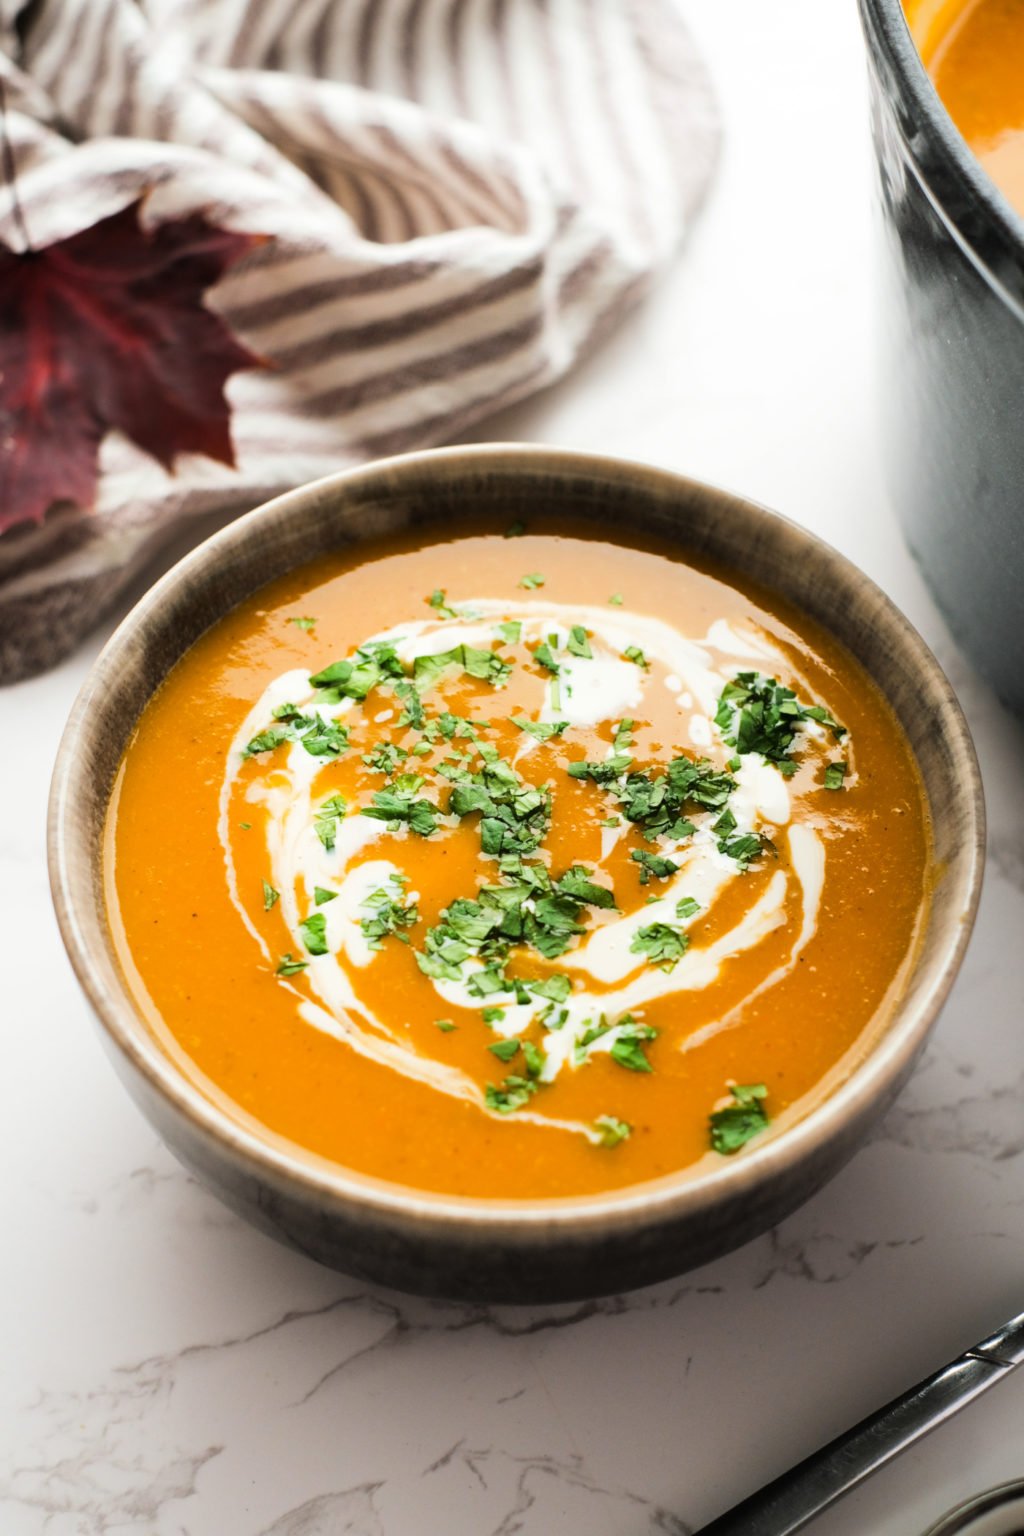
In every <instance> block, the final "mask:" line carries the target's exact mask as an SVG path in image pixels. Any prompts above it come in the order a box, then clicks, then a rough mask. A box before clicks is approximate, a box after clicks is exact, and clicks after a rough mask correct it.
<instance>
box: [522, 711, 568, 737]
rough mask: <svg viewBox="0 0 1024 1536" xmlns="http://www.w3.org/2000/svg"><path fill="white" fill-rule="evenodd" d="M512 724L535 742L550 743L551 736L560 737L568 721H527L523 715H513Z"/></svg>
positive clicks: (566, 727)
mask: <svg viewBox="0 0 1024 1536" xmlns="http://www.w3.org/2000/svg"><path fill="white" fill-rule="evenodd" d="M512 724H513V725H517V726H518V727H519V729H520V730H521V731H525V732H526V734H527V735H528V736H532V737H534V739H535V740H536V741H550V740H551V738H552V736H561V734H562V732H563V731H564V730H567V729H568V726H569V722H568V720H527V719H526V717H525V716H524V715H514V716H513V718H512Z"/></svg>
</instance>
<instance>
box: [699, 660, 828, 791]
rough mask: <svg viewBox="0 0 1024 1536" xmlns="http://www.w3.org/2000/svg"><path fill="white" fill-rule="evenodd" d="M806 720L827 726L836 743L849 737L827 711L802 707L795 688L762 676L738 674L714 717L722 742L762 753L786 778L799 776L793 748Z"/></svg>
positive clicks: (727, 685)
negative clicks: (794, 775)
mask: <svg viewBox="0 0 1024 1536" xmlns="http://www.w3.org/2000/svg"><path fill="white" fill-rule="evenodd" d="M805 720H815V721H817V722H818V724H819V725H824V726H827V727H828V729H829V730H830V731H831V732H832V735H833V736H834V737H835V739H836V741H840V740H842V738H843V737H844V736H845V735H846V730H845V727H844V726H841V725H840V724H839V722H838V721H837V720H835V719H833V717H832V716H831V715H830V714H829V712H828V710H827V709H824V708H823V707H822V706H821V705H820V704H801V703H800V700H799V699H798V698H797V696H796V694H795V693H794V692H793V690H792V688H786V687H783V685H782V684H781V683H779V682H777V681H776V679H775V678H774V677H764V676H763V675H762V674H761V673H760V672H738V673H737V674H736V676H735V677H734V678H733V680H732V682H731V683H727V684H726V685H725V687H724V688H723V689H722V692H721V695H720V696H719V701H718V709H717V712H716V714H715V724H716V725H717V726H718V728H719V730H720V731H721V733H722V740H723V741H725V742H727V743H728V745H729V746H731V747H735V748H736V750H737V752H738V753H740V754H743V753H746V752H759V753H760V754H761V756H762V757H765V758H767V760H768V761H769V762H770V763H774V764H775V766H776V768H778V770H779V772H780V773H781V774H783V776H784V777H786V778H791V777H792V775H793V774H794V773H795V772H796V768H797V765H796V763H795V762H794V760H793V757H792V748H793V745H794V743H795V741H796V738H797V731H798V728H799V726H800V725H801V724H802V723H803V722H804V721H805Z"/></svg>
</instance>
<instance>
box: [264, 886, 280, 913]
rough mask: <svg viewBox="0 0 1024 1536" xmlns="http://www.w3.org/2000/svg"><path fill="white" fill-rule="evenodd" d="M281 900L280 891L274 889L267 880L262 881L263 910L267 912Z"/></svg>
mask: <svg viewBox="0 0 1024 1536" xmlns="http://www.w3.org/2000/svg"><path fill="white" fill-rule="evenodd" d="M280 900H281V892H280V891H275V890H274V887H273V886H272V885H271V884H270V881H269V880H264V882H263V910H264V912H269V911H270V909H271V908H272V907H276V906H277V903H278V902H279V901H280Z"/></svg>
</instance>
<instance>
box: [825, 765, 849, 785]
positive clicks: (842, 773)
mask: <svg viewBox="0 0 1024 1536" xmlns="http://www.w3.org/2000/svg"><path fill="white" fill-rule="evenodd" d="M846 772H847V765H846V763H845V762H838V763H829V764H828V766H827V768H826V769H825V788H826V789H842V788H843V787H844V785H843V780H844V779H845V778H846Z"/></svg>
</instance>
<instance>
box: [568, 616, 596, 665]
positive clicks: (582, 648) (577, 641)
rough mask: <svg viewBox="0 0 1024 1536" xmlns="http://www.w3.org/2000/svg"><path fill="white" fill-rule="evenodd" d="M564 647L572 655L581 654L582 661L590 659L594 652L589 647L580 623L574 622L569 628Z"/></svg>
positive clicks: (585, 633)
mask: <svg viewBox="0 0 1024 1536" xmlns="http://www.w3.org/2000/svg"><path fill="white" fill-rule="evenodd" d="M566 649H567V650H568V651H569V652H570V653H571V654H572V655H573V656H581V657H582V658H583V660H584V661H590V660H591V659H592V658H593V655H594V653H593V651H592V650H591V649H590V641H589V640H588V639H587V632H586V630H585V629H584V628H583V625H582V624H574V625H573V626H572V628H571V629H570V631H569V639H568V641H567V643H566Z"/></svg>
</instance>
